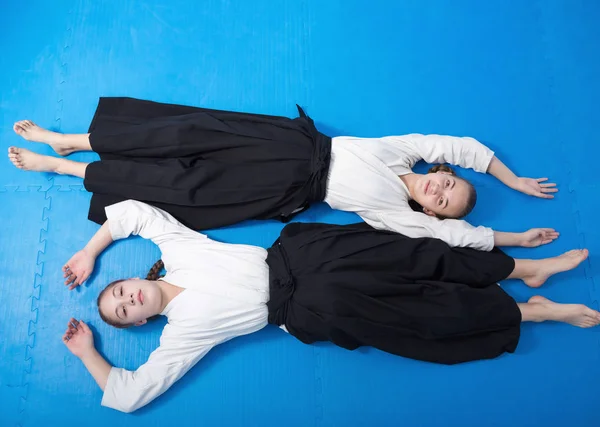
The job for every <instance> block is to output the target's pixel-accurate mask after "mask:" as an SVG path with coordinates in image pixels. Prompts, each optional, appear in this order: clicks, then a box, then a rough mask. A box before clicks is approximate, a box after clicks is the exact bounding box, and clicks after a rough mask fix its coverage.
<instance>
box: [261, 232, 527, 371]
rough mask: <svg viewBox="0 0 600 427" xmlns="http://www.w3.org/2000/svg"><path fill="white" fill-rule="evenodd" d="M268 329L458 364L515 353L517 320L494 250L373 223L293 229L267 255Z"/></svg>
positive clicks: (507, 261) (502, 257)
mask: <svg viewBox="0 0 600 427" xmlns="http://www.w3.org/2000/svg"><path fill="white" fill-rule="evenodd" d="M267 263H268V264H269V268H270V277H269V282H270V284H269V288H270V301H269V303H268V307H269V323H271V324H275V325H285V327H286V329H287V330H288V332H289V333H290V334H292V335H294V336H295V337H296V338H298V339H299V340H300V341H302V342H304V343H313V342H316V341H330V342H332V343H334V344H336V345H338V346H341V347H343V348H347V349H350V350H353V349H356V348H358V347H361V346H371V347H376V348H378V349H380V350H383V351H386V352H389V353H393V354H397V355H400V356H404V357H409V358H413V359H418V360H424V361H429V362H436V363H443V364H455V363H461V362H467V361H472V360H478V359H490V358H494V357H497V356H499V355H500V354H502V353H504V352H509V353H512V352H514V350H515V349H516V347H517V344H518V342H519V336H520V323H521V312H520V310H519V308H518V306H517V304H516V302H515V301H514V300H513V299H512V298H511V297H510V296H509V295H508V294H506V293H505V292H504V291H503V290H502V289H501V288H500V286H498V285H497V282H498V281H500V280H502V279H505V278H506V277H507V276H508V275H510V273H511V272H512V270H513V269H514V260H513V259H512V258H510V257H508V256H507V255H506V254H504V253H503V252H502V251H500V250H498V249H494V250H493V251H492V252H481V251H476V250H472V249H464V248H451V247H450V246H448V245H447V244H446V243H444V242H443V241H441V240H438V239H430V238H420V239H411V238H407V237H405V236H402V235H400V234H396V233H392V232H388V231H381V230H375V229H373V228H371V227H370V226H368V225H367V224H352V225H345V226H341V225H327V224H304V223H292V224H288V225H287V226H286V227H285V228H284V229H283V231H282V233H281V236H280V238H279V239H278V240H277V242H275V244H274V245H273V246H272V247H271V248H270V249H269V250H268V257H267Z"/></svg>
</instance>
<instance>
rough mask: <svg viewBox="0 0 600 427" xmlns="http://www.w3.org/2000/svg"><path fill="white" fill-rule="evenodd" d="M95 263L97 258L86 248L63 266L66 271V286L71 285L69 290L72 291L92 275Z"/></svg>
mask: <svg viewBox="0 0 600 427" xmlns="http://www.w3.org/2000/svg"><path fill="white" fill-rule="evenodd" d="M95 263H96V258H95V257H94V256H92V255H90V254H89V253H88V252H87V251H86V250H85V249H83V250H81V251H79V252H77V253H76V254H75V255H73V256H72V257H71V259H70V260H69V261H67V263H66V264H65V265H64V266H63V268H62V271H63V272H64V275H63V277H65V286H69V290H70V291H72V290H73V289H75V288H76V287H77V286H79V285H81V284H82V283H83V282H85V281H86V280H87V279H88V277H90V274H92V271H94V264H95Z"/></svg>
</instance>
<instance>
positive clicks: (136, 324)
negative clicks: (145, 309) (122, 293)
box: [134, 319, 148, 326]
mask: <svg viewBox="0 0 600 427" xmlns="http://www.w3.org/2000/svg"><path fill="white" fill-rule="evenodd" d="M147 322H148V319H144V320H140V321H139V322H135V323H134V325H135V326H142V325H145V324H146V323H147Z"/></svg>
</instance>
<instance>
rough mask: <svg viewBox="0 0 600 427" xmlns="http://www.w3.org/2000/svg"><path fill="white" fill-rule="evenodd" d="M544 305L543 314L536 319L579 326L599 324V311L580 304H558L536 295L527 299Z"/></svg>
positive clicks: (585, 326)
mask: <svg viewBox="0 0 600 427" xmlns="http://www.w3.org/2000/svg"><path fill="white" fill-rule="evenodd" d="M528 302H529V303H531V304H536V305H540V306H543V307H544V312H545V313H544V315H542V316H541V317H540V318H539V319H538V320H537V321H539V322H542V321H544V320H554V321H557V322H564V323H569V324H571V325H573V326H578V327H580V328H591V327H593V326H598V325H600V313H599V312H597V311H596V310H593V309H591V308H589V307H586V306H585V305H582V304H558V303H555V302H554V301H551V300H549V299H548V298H544V297H543V296H540V295H536V296H534V297H531V298H530V299H529V301H528Z"/></svg>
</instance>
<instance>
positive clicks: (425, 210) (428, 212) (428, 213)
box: [423, 172, 445, 216]
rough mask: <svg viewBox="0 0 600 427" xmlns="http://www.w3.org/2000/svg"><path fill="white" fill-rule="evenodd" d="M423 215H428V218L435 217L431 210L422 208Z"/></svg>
mask: <svg viewBox="0 0 600 427" xmlns="http://www.w3.org/2000/svg"><path fill="white" fill-rule="evenodd" d="M442 173H445V172H442ZM423 213H424V214H425V215H429V216H436V215H435V212H433V211H431V210H429V209H427V208H423Z"/></svg>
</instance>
